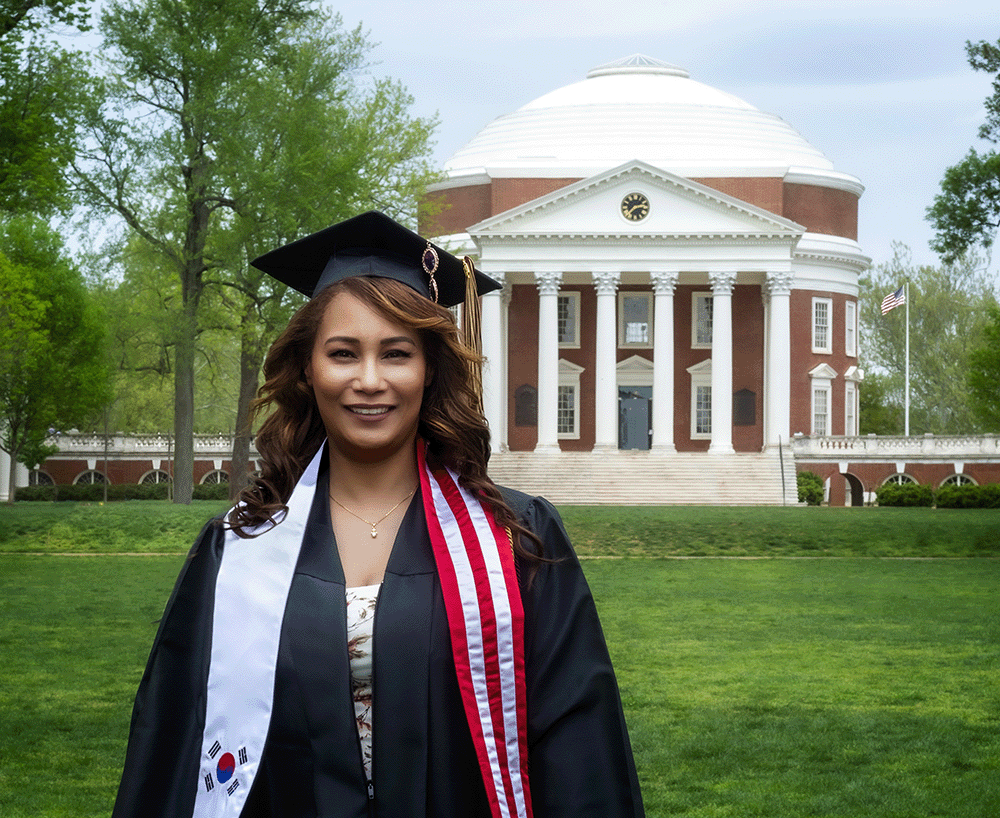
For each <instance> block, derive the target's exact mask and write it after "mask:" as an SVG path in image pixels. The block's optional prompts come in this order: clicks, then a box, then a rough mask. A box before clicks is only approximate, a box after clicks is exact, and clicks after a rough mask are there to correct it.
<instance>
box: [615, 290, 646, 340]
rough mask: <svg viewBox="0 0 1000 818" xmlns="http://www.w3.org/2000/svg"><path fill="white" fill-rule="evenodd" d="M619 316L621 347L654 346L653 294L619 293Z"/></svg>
mask: <svg viewBox="0 0 1000 818" xmlns="http://www.w3.org/2000/svg"><path fill="white" fill-rule="evenodd" d="M618 315H619V322H618V344H619V346H623V347H649V346H652V345H653V294H652V293H618Z"/></svg>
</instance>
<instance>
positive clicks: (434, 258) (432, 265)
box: [420, 242, 440, 304]
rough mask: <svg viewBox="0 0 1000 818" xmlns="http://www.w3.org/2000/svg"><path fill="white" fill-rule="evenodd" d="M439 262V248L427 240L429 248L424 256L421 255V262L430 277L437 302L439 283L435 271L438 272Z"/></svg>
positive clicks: (433, 294)
mask: <svg viewBox="0 0 1000 818" xmlns="http://www.w3.org/2000/svg"><path fill="white" fill-rule="evenodd" d="M439 263H440V259H439V258H438V253H437V250H435V249H434V245H432V244H431V243H430V242H427V248H426V249H425V250H424V254H423V256H421V257H420V264H421V266H422V267H423V268H424V272H425V273H427V275H428V276H429V277H430V282H429V285H430V290H431V295H432V296H433V297H434V303H435V304H437V301H438V285H437V281H436V280H435V279H434V273H436V272H437V268H438V264H439Z"/></svg>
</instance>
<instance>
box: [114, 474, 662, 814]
mask: <svg viewBox="0 0 1000 818" xmlns="http://www.w3.org/2000/svg"><path fill="white" fill-rule="evenodd" d="M326 486H327V476H326V474H325V473H321V474H320V477H319V481H318V483H317V487H316V493H315V497H314V501H313V505H312V509H311V511H310V516H309V524H308V526H307V533H306V535H305V537H304V539H303V545H302V550H301V552H300V555H299V560H298V564H297V566H296V570H295V575H294V577H293V579H292V585H291V589H290V591H289V596H288V602H287V605H286V609H285V617H284V621H283V623H282V630H281V640H280V644H279V649H278V662H277V669H276V674H275V695H274V708H273V712H272V718H271V724H270V729H269V732H268V737H267V742H266V744H265V748H264V754H263V757H262V759H261V765H260V769H259V771H258V774H257V777H256V779H255V781H254V784H253V787H252V789H251V792H250V795H249V797H248V799H247V803H246V806H245V807H244V810H243V813H242V815H243V816H244V818H258V816H269V817H273V818H279V817H280V818H313V817H314V816H315V817H316V818H355V817H357V818H362V817H363V816H364V817H366V818H367V816H379V817H380V818H422V817H425V818H455V816H463V817H464V816H468V817H469V818H477V817H478V816H483V818H488V816H489V815H490V811H489V807H488V803H487V799H486V793H485V790H484V787H483V782H482V777H481V773H480V769H479V764H478V761H477V758H476V753H475V749H474V747H473V743H472V738H471V735H470V732H469V727H468V723H467V721H466V716H465V711H464V709H463V706H462V702H461V698H460V696H459V690H458V683H457V681H456V677H455V669H454V661H453V658H452V652H451V645H450V637H449V634H448V625H447V620H446V616H445V609H444V599H443V596H442V594H441V588H440V583H439V582H438V577H437V570H436V568H435V564H434V556H433V552H432V550H431V545H430V540H429V538H428V536H427V527H426V521H425V518H424V510H423V504H422V501H421V499H420V494H419V493H418V494H417V495H416V497H415V498H414V500H413V501H411V504H410V506H409V508H408V510H407V512H406V515H405V517H404V520H403V522H402V524H401V525H400V529H399V533H398V534H397V537H396V542H395V544H394V546H393V550H392V554H391V556H390V558H389V563H388V566H387V568H386V574H385V579H384V581H383V585H382V589H381V592H380V595H379V602H378V607H377V609H376V614H375V638H374V656H373V659H374V682H373V688H374V703H373V716H374V723H373V762H374V767H373V789H374V797H373V798H370V797H369V793H368V791H367V788H366V784H365V777H364V770H363V766H362V762H361V755H360V748H359V745H358V739H357V729H356V726H355V722H354V706H353V701H352V698H351V688H350V666H349V660H348V653H347V621H346V603H345V581H344V574H343V569H342V568H341V565H340V561H339V559H338V557H337V552H336V547H335V545H334V540H333V532H332V528H331V525H330V515H329V508H328V501H327V500H326V497H327V490H326ZM505 494H506V496H507V498H508V501H509V502H510V503H511V505H512V507H514V508H515V509H518V510H521V509H523V514H522V516H523V519H524V521H525V523H526V524H527V525H528V526H529V527H530V528H531V530H532V531H534V532H535V533H536V534H538V535H539V537H540V538H541V539H542V541H543V542H544V544H545V549H546V556H548V557H550V558H554V559H556V560H557V561H556V562H554V563H551V564H550V563H545V564H542V565H541V567H540V568H539V570H538V572H537V574H536V576H535V578H534V580H533V581H532V582H531V583H530V584H529V583H528V582H527V575H528V571H527V570H521V567H520V566H519V576H520V586H521V587H520V590H521V595H522V599H523V603H524V609H525V670H526V679H527V704H528V748H529V761H528V766H529V780H530V787H531V796H532V801H533V807H534V813H535V815H536V816H538V818H560V817H561V816H566V818H569V816H573V818H585V817H586V816H593V818H618V816H621V817H622V818H625V816H628V817H629V818H635V817H636V816H642V815H643V808H642V801H641V797H640V794H639V786H638V781H637V778H636V773H635V766H634V763H633V760H632V751H631V747H630V745H629V740H628V734H627V732H626V727H625V719H624V716H623V714H622V709H621V701H620V697H619V694H618V687H617V683H616V681H615V677H614V672H613V670H612V667H611V662H610V659H609V658H608V652H607V648H606V646H605V642H604V637H603V634H602V632H601V627H600V623H599V622H598V618H597V612H596V609H595V607H594V602H593V598H592V597H591V594H590V591H589V589H588V587H587V584H586V581H585V579H584V577H583V573H582V571H581V569H580V565H579V562H578V561H577V559H576V556H575V555H574V553H573V551H572V548H571V547H570V544H569V540H568V537H567V535H566V532H565V530H564V529H563V526H562V522H561V521H560V519H559V516H558V514H557V513H556V511H555V509H554V508H552V506H551V505H549V503H548V502H546V501H545V500H543V499H541V498H534V499H532V498H529V497H527V496H526V495H523V494H520V493H517V492H510V491H507V490H505ZM223 543H224V532H223V529H222V525H221V521H219V520H214V521H212V522H210V523H209V524H208V525H207V526H206V527H205V529H204V530H203V531H202V534H201V536H200V537H199V538H198V541H197V542H196V543H195V545H194V547H193V548H192V551H191V554H190V555H189V557H188V560H187V561H186V563H185V565H184V567H183V569H182V571H181V574H180V577H179V578H178V580H177V584H176V586H175V588H174V592H173V595H172V596H171V599H170V601H169V602H168V604H167V608H166V611H165V613H164V616H163V619H162V620H161V623H160V628H159V632H158V634H157V636H156V639H155V641H154V644H153V649H152V651H151V654H150V657H149V661H148V664H147V667H146V671H145V674H144V675H143V678H142V681H141V683H140V685H139V690H138V693H137V695H136V700H135V707H134V710H133V715H132V727H131V732H130V736H129V745H128V751H127V754H126V759H125V766H124V771H123V774H122V782H121V786H120V788H119V791H118V799H117V801H116V804H115V809H114V813H113V816H114V818H140V816H141V818H147V816H148V817H150V818H153V817H154V816H163V818H167V816H169V818H183V816H188V815H190V814H191V810H192V808H193V804H194V798H195V788H196V786H197V785H198V783H199V769H198V764H199V757H200V753H201V740H202V730H203V726H204V718H205V681H206V679H207V675H208V657H209V653H210V644H211V634H212V630H211V612H212V608H213V604H214V583H215V577H216V575H217V573H218V570H219V564H220V562H221V558H222V550H223ZM248 581H250V582H252V581H253V580H252V578H248Z"/></svg>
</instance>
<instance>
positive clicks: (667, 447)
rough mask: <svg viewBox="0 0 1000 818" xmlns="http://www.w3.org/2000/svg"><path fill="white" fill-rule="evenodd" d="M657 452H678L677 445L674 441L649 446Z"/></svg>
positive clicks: (652, 450)
mask: <svg viewBox="0 0 1000 818" xmlns="http://www.w3.org/2000/svg"><path fill="white" fill-rule="evenodd" d="M649 450H650V451H651V452H654V453H655V454H676V453H677V447H676V446H675V445H674V444H673V443H654V444H653V445H652V446H650V447H649Z"/></svg>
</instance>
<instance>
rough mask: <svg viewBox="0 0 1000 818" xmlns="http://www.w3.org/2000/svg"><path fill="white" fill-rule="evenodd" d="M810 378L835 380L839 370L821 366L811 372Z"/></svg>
mask: <svg viewBox="0 0 1000 818" xmlns="http://www.w3.org/2000/svg"><path fill="white" fill-rule="evenodd" d="M809 377H810V378H826V379H830V380H833V379H834V378H836V377H837V370H836V369H834V368H833V367H832V366H830V365H829V364H819V365H818V366H815V367H813V368H812V369H810V370H809Z"/></svg>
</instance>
